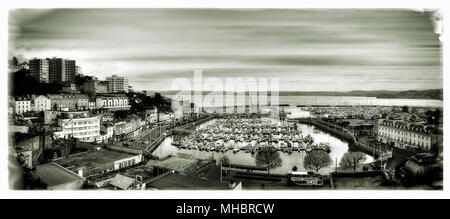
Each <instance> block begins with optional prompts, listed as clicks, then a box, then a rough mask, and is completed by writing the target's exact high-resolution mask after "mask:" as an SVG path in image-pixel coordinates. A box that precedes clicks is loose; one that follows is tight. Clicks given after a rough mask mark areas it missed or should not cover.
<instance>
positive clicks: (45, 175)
mask: <svg viewBox="0 0 450 219" xmlns="http://www.w3.org/2000/svg"><path fill="white" fill-rule="evenodd" d="M36 174H37V175H38V176H39V178H40V179H41V180H42V181H43V182H44V183H45V184H47V186H54V185H61V184H65V183H69V182H74V181H78V180H84V178H83V177H81V176H78V175H77V174H75V173H74V172H72V171H70V170H68V169H66V168H64V167H62V166H60V165H58V164H56V163H47V164H43V165H39V166H37V167H36Z"/></svg>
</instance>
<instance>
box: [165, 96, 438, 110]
mask: <svg viewBox="0 0 450 219" xmlns="http://www.w3.org/2000/svg"><path fill="white" fill-rule="evenodd" d="M169 97H171V98H173V99H176V100H177V99H178V100H181V99H183V100H186V99H188V101H190V102H193V101H194V98H195V96H192V97H181V96H176V95H172V96H169ZM201 98H202V100H203V103H206V102H210V105H209V106H211V105H213V104H216V106H217V105H220V104H221V106H228V105H238V106H239V105H256V104H257V103H267V104H268V103H272V104H275V103H276V102H277V101H278V103H279V104H288V105H289V106H291V107H292V106H293V107H295V106H297V105H306V106H310V105H340V106H355V105H377V106H410V107H440V108H442V107H443V105H444V102H443V101H442V100H432V99H384V98H376V97H356V96H278V100H276V99H274V98H272V97H270V96H267V97H265V96H264V97H263V96H258V97H251V96H249V95H246V96H243V98H241V97H238V96H226V95H224V96H223V97H222V98H218V101H216V100H214V101H216V102H214V101H207V100H212V99H214V98H213V96H208V97H207V96H206V95H204V96H202V97H201ZM239 98H241V99H239ZM243 99H245V102H244V101H243ZM204 105H205V104H204ZM260 105H261V104H260ZM262 105H264V104H262Z"/></svg>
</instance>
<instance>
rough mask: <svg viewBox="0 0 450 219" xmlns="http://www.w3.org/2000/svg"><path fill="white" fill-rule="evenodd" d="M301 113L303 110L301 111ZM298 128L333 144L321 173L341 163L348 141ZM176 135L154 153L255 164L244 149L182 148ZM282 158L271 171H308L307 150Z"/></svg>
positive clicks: (253, 157) (367, 157)
mask: <svg viewBox="0 0 450 219" xmlns="http://www.w3.org/2000/svg"><path fill="white" fill-rule="evenodd" d="M300 113H301V112H300ZM303 113H305V112H303ZM211 123H214V120H211V121H209V122H207V123H204V124H202V125H200V126H198V127H197V128H201V127H204V126H207V125H209V124H211ZM298 129H299V130H300V131H301V132H302V134H303V135H305V136H306V135H308V134H310V135H311V136H312V137H313V139H314V142H315V143H320V142H328V143H330V146H331V152H330V157H331V159H332V164H331V165H329V166H328V167H324V168H322V169H321V170H320V171H319V172H320V173H329V172H331V171H334V169H335V167H336V161H337V163H338V165H339V161H340V159H341V158H342V156H343V155H344V153H345V152H347V151H348V143H347V142H345V141H342V140H340V139H338V138H336V137H334V136H332V135H330V134H328V133H325V132H323V131H321V130H319V129H316V128H315V127H314V126H311V125H305V124H299V125H298ZM173 138H174V137H167V138H166V139H165V140H164V141H163V142H162V143H161V144H160V145H159V146H158V148H157V149H156V150H155V151H154V152H153V155H155V156H158V157H166V156H168V155H175V154H177V153H185V154H190V155H192V156H193V157H194V158H197V159H209V160H211V159H215V160H219V159H220V157H223V156H227V157H228V158H229V160H230V163H232V164H241V165H251V166H255V165H256V162H255V155H252V154H251V153H246V152H244V151H239V152H238V153H233V152H232V151H231V150H229V151H227V152H215V151H214V152H212V151H200V150H190V149H182V148H177V147H175V146H173V145H172V141H173ZM278 153H279V154H280V158H281V160H282V163H281V166H280V167H277V168H274V169H271V170H270V172H271V173H277V174H285V173H287V172H289V171H291V170H292V167H294V166H297V168H298V171H308V170H307V169H305V168H304V167H303V160H304V157H305V155H306V152H305V151H300V152H299V151H294V152H292V153H291V154H288V153H284V152H281V151H279V152H278ZM372 161H373V158H372V157H371V156H369V155H367V156H366V161H365V162H372Z"/></svg>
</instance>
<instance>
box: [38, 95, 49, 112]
mask: <svg viewBox="0 0 450 219" xmlns="http://www.w3.org/2000/svg"><path fill="white" fill-rule="evenodd" d="M51 108H52V105H51V100H50V98H48V97H47V96H46V95H39V96H38V97H36V98H35V99H34V111H36V112H42V111H48V110H51Z"/></svg>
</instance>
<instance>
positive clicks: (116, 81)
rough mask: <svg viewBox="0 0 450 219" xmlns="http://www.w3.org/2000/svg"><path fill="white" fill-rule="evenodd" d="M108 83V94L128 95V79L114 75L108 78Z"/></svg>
mask: <svg viewBox="0 0 450 219" xmlns="http://www.w3.org/2000/svg"><path fill="white" fill-rule="evenodd" d="M106 81H108V92H110V93H122V92H124V93H128V79H126V78H124V77H117V75H112V76H111V77H107V78H106Z"/></svg>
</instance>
